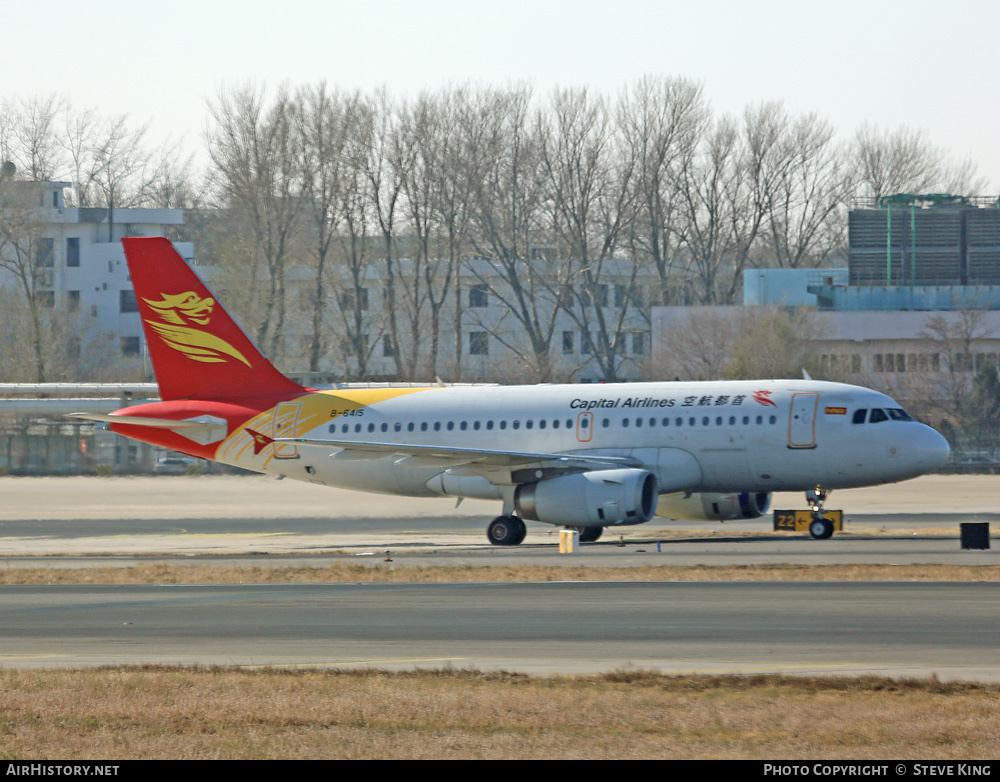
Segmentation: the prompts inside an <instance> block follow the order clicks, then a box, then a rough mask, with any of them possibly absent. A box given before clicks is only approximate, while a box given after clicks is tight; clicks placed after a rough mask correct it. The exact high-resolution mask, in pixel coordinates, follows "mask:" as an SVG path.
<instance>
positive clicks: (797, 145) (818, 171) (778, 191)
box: [766, 114, 851, 269]
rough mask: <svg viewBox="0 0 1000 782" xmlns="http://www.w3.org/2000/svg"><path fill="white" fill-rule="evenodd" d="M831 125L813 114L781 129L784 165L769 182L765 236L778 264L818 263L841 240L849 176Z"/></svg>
mask: <svg viewBox="0 0 1000 782" xmlns="http://www.w3.org/2000/svg"><path fill="white" fill-rule="evenodd" d="M833 135H834V131H833V127H832V126H831V125H830V123H829V122H826V121H825V120H822V119H820V118H819V117H817V116H816V115H815V114H807V115H804V116H802V117H799V118H798V119H796V120H795V121H794V122H792V123H791V125H790V126H789V127H788V128H787V130H786V133H785V136H784V139H783V140H782V145H783V146H784V147H785V152H784V153H783V156H785V157H787V160H788V165H787V166H785V167H784V168H783V169H782V170H781V171H779V173H778V176H777V178H776V180H775V181H774V182H773V183H772V190H771V193H770V196H769V199H768V206H769V208H768V212H767V216H766V222H767V228H766V236H767V241H768V245H769V248H770V250H771V252H772V253H773V262H774V264H775V265H776V266H778V267H779V268H790V269H798V268H800V267H808V266H819V265H820V264H821V263H822V262H823V261H824V260H825V258H826V257H827V256H828V255H829V253H830V252H831V251H832V250H833V249H835V248H836V247H839V246H842V245H843V243H844V236H843V224H844V223H845V220H844V210H843V207H844V204H845V203H846V202H847V197H848V195H849V192H850V188H851V177H850V171H849V169H848V167H847V166H846V165H845V164H844V158H845V153H846V150H844V149H842V148H840V147H838V146H837V145H836V144H835V143H834V141H833Z"/></svg>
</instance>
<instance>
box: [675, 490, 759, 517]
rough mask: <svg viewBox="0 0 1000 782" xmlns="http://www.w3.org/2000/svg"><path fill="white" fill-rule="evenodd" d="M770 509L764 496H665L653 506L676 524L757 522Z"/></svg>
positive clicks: (687, 494)
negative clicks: (733, 521) (740, 520)
mask: <svg viewBox="0 0 1000 782" xmlns="http://www.w3.org/2000/svg"><path fill="white" fill-rule="evenodd" d="M770 508H771V495H770V493H767V492H746V491H745V492H739V493H734V494H719V493H705V494H691V493H684V492H682V493H679V494H664V495H663V496H662V497H660V501H659V502H658V503H657V505H656V515H657V516H663V517H664V518H667V519H674V520H676V521H729V520H730V519H757V518H760V517H761V516H763V515H764V514H765V513H767V512H768V510H769V509H770Z"/></svg>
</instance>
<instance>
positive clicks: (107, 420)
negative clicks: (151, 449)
mask: <svg viewBox="0 0 1000 782" xmlns="http://www.w3.org/2000/svg"><path fill="white" fill-rule="evenodd" d="M66 417H67V418H82V419H85V420H87V421H98V422H100V423H104V424H125V425H126V426H146V427H150V428H152V429H170V430H171V431H174V432H177V434H179V435H181V436H182V437H186V438H187V439H188V440H193V441H194V442H196V443H201V444H202V445H207V444H208V443H215V442H218V441H219V440H222V439H224V438H225V436H226V422H225V421H224V420H222V419H221V418H215V417H214V416H207V415H203V416H199V417H198V418H193V419H192V418H189V419H187V420H184V421H174V420H172V419H169V418H147V417H145V416H138V415H101V414H100V413H69V414H68V415H67V416H66Z"/></svg>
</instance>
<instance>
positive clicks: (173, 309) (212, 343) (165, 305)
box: [143, 291, 250, 367]
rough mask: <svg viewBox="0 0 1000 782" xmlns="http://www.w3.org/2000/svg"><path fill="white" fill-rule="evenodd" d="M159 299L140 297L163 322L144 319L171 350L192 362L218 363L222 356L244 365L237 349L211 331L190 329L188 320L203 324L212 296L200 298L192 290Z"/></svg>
mask: <svg viewBox="0 0 1000 782" xmlns="http://www.w3.org/2000/svg"><path fill="white" fill-rule="evenodd" d="M160 295H161V296H162V297H163V298H162V299H161V300H160V301H150V300H149V299H143V301H144V302H146V304H148V305H149V307H150V309H152V310H153V312H155V313H156V314H157V315H158V316H159V318H160V319H161V320H162V321H163V323H159V322H157V321H155V320H147V321H146V323H148V324H149V325H150V327H152V329H153V330H154V331H155V332H156V333H157V334H159V335H160V338H161V339H162V340H163V341H164V342H165V343H166V344H167V345H169V346H170V347H172V348H173V349H174V350H177V351H180V352H181V353H183V354H184V355H185V356H187V357H188V358H189V359H191V360H192V361H201V362H203V363H206V364H219V363H222V362H225V361H228V360H229V359H228V358H226V356H230V357H232V358H235V359H237V360H238V361H242V362H243V363H244V364H246V365H247V366H248V367H249V366H250V362H249V361H247V360H246V358H245V357H244V356H243V354H242V353H240V351H238V350H237V349H236V348H234V347H233V346H232V345H230V344H229V343H228V342H226V341H225V340H224V339H220V338H219V337H217V336H215V335H214V334H208V333H207V332H205V331H203V330H202V329H198V328H192V327H191V326H189V325H188V323H194V324H197V325H199V326H207V325H208V323H209V321H210V320H211V316H212V308H213V307H215V299H213V298H211V297H208V298H204V299H203V298H202V297H201V296H199V295H198V294H197V293H195V292H194V291H186V292H185V293H177V294H170V293H163V294H160Z"/></svg>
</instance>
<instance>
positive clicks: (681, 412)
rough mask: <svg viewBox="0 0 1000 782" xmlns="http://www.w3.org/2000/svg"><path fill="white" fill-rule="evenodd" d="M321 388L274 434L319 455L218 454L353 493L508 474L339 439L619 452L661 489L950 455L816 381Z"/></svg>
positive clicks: (867, 468) (415, 492)
mask: <svg viewBox="0 0 1000 782" xmlns="http://www.w3.org/2000/svg"><path fill="white" fill-rule="evenodd" d="M322 395H323V396H325V397H328V398H329V400H330V410H329V415H328V416H324V417H322V423H319V424H317V425H314V424H316V421H317V416H316V415H315V414H313V415H312V417H311V418H310V420H309V421H308V422H306V421H300V420H298V419H297V418H296V416H297V415H298V412H297V410H296V409H295V404H296V403H295V402H289V403H283V404H282V406H281V407H282V408H283V409H282V411H281V415H282V416H283V419H284V421H285V423H286V426H285V431H292V432H294V433H295V435H294V436H298V437H302V438H308V439H311V440H313V441H315V440H330V441H331V447H330V449H328V450H324V449H322V448H319V449H317V448H314V447H313V448H309V447H297V446H295V445H293V444H290V443H286V444H284V445H282V446H280V447H279V448H277V449H276V450H275V458H271V459H268V460H267V462H266V464H255V465H250V464H247V463H244V460H242V459H240V460H236V459H226V458H225V457H224V455H222V454H220V456H219V458H220V459H221V460H223V461H230V463H234V464H241V466H248V467H251V469H259V470H262V471H265V472H268V473H272V474H280V475H286V476H288V477H290V478H297V479H300V480H308V481H312V482H315V483H323V484H327V485H332V486H341V487H345V488H351V489H358V490H362V491H373V492H381V493H390V494H403V495H411V496H435V495H438V496H439V495H441V494H450V495H456V496H474V497H484V498H493V497H495V498H500V497H501V489H500V488H499V487H500V486H502V485H504V484H510V483H512V482H518V480H519V479H518V478H517V477H516V475H514V476H513V477H512V475H511V474H510V473H508V474H507V475H506V476H505V475H504V474H503V471H500V470H494V472H493V474H486V473H485V472H484V471H483V470H478V471H473V472H470V471H469V469H468V468H463V467H462V466H456V467H450V466H449V465H448V464H447V461H446V460H442V461H441V462H440V463H439V464H437V465H435V464H428V461H430V462H433V461H434V460H433V459H430V460H427V459H423V460H421V459H415V460H414V459H402V458H400V456H399V455H396V454H390V455H382V454H363V453H362V454H359V455H356V456H354V457H351V453H352V451H351V449H350V446H349V443H351V442H357V443H359V444H361V443H399V444H401V445H413V446H437V447H442V448H444V447H451V448H483V449H490V450H494V451H511V452H524V451H530V452H540V453H589V454H599V455H607V456H623V457H630V458H631V459H632V460H633V461H634V462H638V463H641V466H642V468H643V469H646V470H649V471H650V472H653V473H654V474H655V475H656V476H657V479H658V481H659V487H660V492H661V493H668V492H677V491H696V492H737V491H740V492H747V491H749V492H772V491H790V490H808V489H810V488H813V487H815V486H817V485H822V486H823V487H824V488H826V489H835V488H848V487H856V486H868V485H873V484H879V483H890V482H894V481H900V480H904V479H907V478H913V477H916V476H917V475H920V474H922V473H925V472H928V471H929V470H932V469H934V468H935V467H936V466H938V465H939V464H940V463H941V462H943V461H944V459H946V458H947V455H948V445H947V442H946V441H945V440H944V438H943V437H941V435H939V434H938V433H937V432H935V431H934V430H933V429H931V428H930V427H928V426H925V425H923V424H920V423H917V422H915V421H912V420H907V418H908V417H906V416H905V413H902V411H901V410H900V407H899V405H898V404H897V403H896V402H894V401H893V400H892V399H891V398H890V397H888V396H886V395H884V394H881V393H878V392H876V391H872V390H870V389H866V388H861V387H858V386H851V385H845V384H841V383H830V382H823V381H812V380H755V381H716V382H683V383H682V382H674V383H621V384H599V385H551V386H546V385H542V386H489V387H446V388H427V389H422V390H419V391H417V392H411V393H405V394H400V395H398V396H392V397H390V398H386V399H382V400H380V401H377V402H372V403H367V404H363V405H361V406H360V407H357V408H354V409H352V410H350V411H347V410H346V409H344V408H345V406H344V404H343V402H344V401H345V400H348V399H350V398H351V393H350V392H347V391H340V392H337V391H335V392H322ZM315 397H316V395H313V399H315ZM313 407H315V403H314V404H313ZM876 409H878V410H883V411H886V410H888V411H899V413H892V415H886V416H884V418H883V420H878V421H872V422H869V421H868V418H869V417H875V416H869V415H867V414H862V417H863V421H861V422H857V423H855V421H856V420H857V418H858V411H859V410H868V411H870V410H876ZM900 414H901V415H900ZM274 417H275V419H277V417H278V411H277V410H276V411H275V413H274ZM879 417H880V418H882V416H879ZM303 424H306V425H307V428H303ZM275 432H277V428H276V429H275ZM345 443H346V444H348V445H345ZM340 449H344V450H343V451H341V450H340ZM331 453H333V456H334V458H331ZM338 453H341V454H342V455H344V456H347V457H348V458H336V456H337V455H338ZM540 475H541V473H539V477H540ZM484 476H485V477H484Z"/></svg>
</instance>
